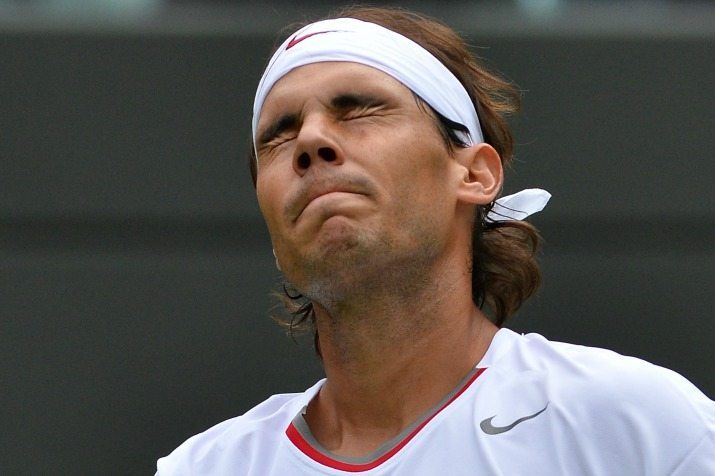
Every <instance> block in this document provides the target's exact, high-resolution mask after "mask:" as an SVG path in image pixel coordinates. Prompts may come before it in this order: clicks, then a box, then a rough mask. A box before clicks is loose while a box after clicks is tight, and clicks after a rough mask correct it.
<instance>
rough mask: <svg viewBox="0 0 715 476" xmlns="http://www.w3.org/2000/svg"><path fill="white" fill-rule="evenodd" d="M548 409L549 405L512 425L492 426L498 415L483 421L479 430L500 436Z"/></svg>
mask: <svg viewBox="0 0 715 476" xmlns="http://www.w3.org/2000/svg"><path fill="white" fill-rule="evenodd" d="M548 407H549V404H548V403H547V404H546V406H545V407H544V408H542V409H541V410H539V411H538V412H536V413H534V414H533V415H527V416H525V417H521V418H519V419H518V420H516V421H515V422H514V423H512V424H511V425H507V426H494V425H492V420H493V419H494V418H495V417H496V415H494V416H492V417H491V418H487V419H485V420H482V422H481V423H480V424H479V428H481V429H482V431H483V432H484V433H486V434H487V435H498V434H500V433H505V432H507V431H509V430H511V429H512V428H514V427H515V426H516V425H518V424H519V423H522V422H525V421H526V420H531V419H532V418H536V417H537V416H539V415H541V414H542V413H543V412H545V411H546V409H547V408H548Z"/></svg>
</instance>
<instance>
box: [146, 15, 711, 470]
mask: <svg viewBox="0 0 715 476" xmlns="http://www.w3.org/2000/svg"><path fill="white" fill-rule="evenodd" d="M339 17H340V18H338V19H332V20H326V21H322V22H317V23H314V24H311V25H308V26H306V27H304V28H301V29H300V30H298V31H297V32H295V33H294V34H292V35H290V36H289V37H288V38H287V39H286V40H285V42H284V43H283V44H282V45H281V46H280V47H279V48H278V50H277V51H276V53H275V55H274V56H273V58H272V59H271V61H270V63H269V65H268V67H267V69H266V72H265V73H264V76H263V78H262V80H261V83H260V84H259V87H258V91H257V94H256V101H255V105H254V117H253V138H254V152H255V157H254V160H255V162H254V163H253V172H254V178H255V180H256V190H257V195H258V202H259V205H260V208H261V211H262V213H263V215H264V217H265V219H266V222H267V224H268V229H269V231H270V235H271V239H272V242H273V247H274V253H275V255H276V262H277V265H278V266H279V269H281V270H282V272H283V273H284V275H285V277H286V279H287V281H288V282H289V283H290V286H291V287H293V288H295V290H296V291H297V293H296V294H289V295H288V296H287V297H286V301H287V302H288V304H289V306H290V309H291V310H292V312H293V315H294V321H293V323H292V324H294V325H297V326H302V327H306V326H307V327H309V328H311V329H313V330H314V332H315V335H316V346H317V349H318V352H319V354H320V356H321V358H322V361H323V365H324V368H325V373H326V379H324V380H321V381H320V382H318V383H317V384H315V385H314V386H313V387H311V388H310V389H308V390H307V391H306V392H304V393H302V394H286V395H276V396H273V397H271V398H269V399H268V400H266V401H265V402H263V403H261V404H260V405H258V406H257V407H255V408H253V409H252V410H250V411H249V412H247V413H246V414H245V415H242V416H240V417H237V418H234V419H231V420H228V421H226V422H223V423H220V424H219V425H216V426H214V427H213V428H211V429H209V430H207V431H206V432H204V433H202V434H200V435H196V436H194V437H193V438H191V439H189V440H188V441H187V442H185V443H184V444H183V445H181V446H180V447H179V448H178V449H176V450H175V451H174V452H173V453H172V454H171V455H169V456H168V457H166V458H162V459H161V460H159V463H158V474H162V475H165V474H167V475H168V474H191V475H198V474H217V475H224V474H226V475H228V474H231V475H236V474H241V475H243V474H254V475H314V474H326V475H338V474H350V473H361V474H369V475H377V474H380V475H383V474H384V475H388V474H389V475H435V474H445V475H473V474H507V475H514V474H549V475H552V474H568V475H571V474H604V475H605V474H608V475H611V474H628V475H634V474H683V475H686V474H687V475H707V474H715V404H713V402H712V401H711V400H709V399H708V398H707V397H706V396H705V395H703V394H702V393H701V392H700V391H698V390H697V389H696V388H695V387H694V386H693V385H692V384H690V383H689V382H688V381H686V380H685V379H684V378H682V377H681V376H679V375H677V374H675V373H673V372H671V371H668V370H666V369H662V368H659V367H656V366H654V365H651V364H648V363H646V362H643V361H640V360H637V359H633V358H626V357H622V356H619V355H617V354H614V353H612V352H609V351H605V350H600V349H590V348H584V347H579V346H573V345H568V344H562V343H554V342H549V341H548V340H546V339H544V338H543V337H541V336H538V335H533V334H530V335H526V336H521V335H518V334H516V333H514V332H512V331H509V330H508V329H504V328H501V325H502V324H503V322H504V320H505V319H507V318H508V317H509V316H510V315H511V314H513V312H514V311H515V310H516V309H517V308H518V307H519V306H520V305H521V303H522V302H523V301H524V300H525V299H526V298H528V297H529V296H530V295H531V294H533V292H534V290H535V289H536V287H537V285H538V281H539V274H538V268H537V267H536V263H535V261H534V252H535V248H536V245H537V244H538V235H537V234H536V231H535V230H534V229H533V227H531V226H530V225H528V224H526V223H525V222H523V221H521V220H522V219H523V218H525V217H526V215H528V214H529V213H532V212H535V211H539V210H540V209H541V208H542V207H543V206H544V205H545V203H546V201H547V200H548V194H547V193H546V192H543V191H540V190H529V191H525V192H523V193H520V194H517V195H516V196H512V197H506V199H500V200H499V201H496V202H495V200H496V199H497V197H498V195H499V193H500V191H501V189H502V182H503V167H504V166H505V165H506V164H508V161H509V160H510V158H511V146H512V142H511V135H510V133H509V130H508V128H507V127H506V123H505V122H504V117H503V115H504V113H505V112H507V111H509V108H510V101H511V99H510V98H512V97H513V91H512V90H511V89H510V88H509V87H508V85H507V84H506V83H505V82H503V81H502V80H500V79H498V78H496V77H494V76H492V75H490V74H488V73H487V72H486V71H484V69H483V68H481V67H480V66H479V65H478V64H477V63H476V62H475V61H474V59H473V58H472V57H471V56H470V54H469V52H468V50H467V48H466V46H465V44H464V42H463V41H462V40H461V39H460V38H459V37H458V36H457V35H456V34H455V33H454V32H452V31H451V30H449V29H448V28H446V27H444V26H442V25H440V24H438V23H436V22H433V21H431V20H428V19H425V18H422V17H420V16H417V15H414V14H410V13H406V12H402V11H393V10H384V9H350V10H348V11H346V12H343V13H342V14H341V15H339Z"/></svg>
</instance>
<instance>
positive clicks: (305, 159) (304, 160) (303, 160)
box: [297, 152, 310, 169]
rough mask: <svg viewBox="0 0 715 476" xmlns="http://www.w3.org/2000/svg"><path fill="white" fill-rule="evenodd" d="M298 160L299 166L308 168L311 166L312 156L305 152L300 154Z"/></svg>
mask: <svg viewBox="0 0 715 476" xmlns="http://www.w3.org/2000/svg"><path fill="white" fill-rule="evenodd" d="M297 162H298V168H301V169H307V168H308V167H310V156H309V155H308V154H307V153H305V152H303V153H302V154H300V155H299V156H298V160H297Z"/></svg>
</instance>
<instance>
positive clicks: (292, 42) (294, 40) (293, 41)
mask: <svg viewBox="0 0 715 476" xmlns="http://www.w3.org/2000/svg"><path fill="white" fill-rule="evenodd" d="M336 31H338V30H325V31H315V32H313V33H308V34H307V35H303V36H301V37H299V36H298V35H295V36H294V37H293V38H292V39H291V40H290V41H289V42H288V44H287V45H286V50H289V49H291V48H293V47H294V46H295V45H297V44H298V43H300V42H301V41H303V40H307V39H308V38H310V37H311V36H315V35H322V34H323V33H335V32H336Z"/></svg>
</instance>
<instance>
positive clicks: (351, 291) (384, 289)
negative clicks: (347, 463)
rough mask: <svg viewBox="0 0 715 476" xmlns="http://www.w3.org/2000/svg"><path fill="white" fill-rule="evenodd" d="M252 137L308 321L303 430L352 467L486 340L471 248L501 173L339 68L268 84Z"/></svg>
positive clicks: (358, 75) (488, 329)
mask: <svg viewBox="0 0 715 476" xmlns="http://www.w3.org/2000/svg"><path fill="white" fill-rule="evenodd" d="M257 137H258V138H259V140H258V145H257V148H258V175H257V185H256V189H257V195H258V202H259V206H260V208H261V211H262V213H263V215H264V217H265V219H266V223H267V225H268V229H269V232H270V235H271V239H272V241H273V246H274V249H275V253H276V259H277V262H278V263H279V264H280V267H281V269H282V271H283V273H284V274H285V276H286V278H287V279H288V280H289V281H290V282H291V283H292V284H293V285H294V286H295V287H296V288H297V289H298V290H300V291H301V292H302V293H303V294H304V295H305V296H307V297H308V298H310V299H311V301H312V302H313V304H314V307H315V311H316V326H317V329H318V333H319V336H320V348H321V352H322V356H323V363H324V367H325V372H326V376H327V381H326V383H325V385H324V386H323V387H322V388H321V390H320V392H319V394H318V395H317V396H316V398H314V399H313V401H312V402H311V403H310V404H309V406H308V410H307V413H306V421H307V423H308V425H309V427H310V429H311V432H312V433H313V435H314V436H315V438H316V439H317V440H318V441H319V442H320V443H321V444H322V445H323V446H324V447H326V448H327V449H328V450H330V451H332V452H334V453H336V454H338V455H342V456H364V455H366V454H369V453H370V452H372V451H374V450H375V449H376V448H378V447H379V446H380V445H382V444H383V443H385V442H386V441H388V440H389V439H390V438H392V437H394V436H396V435H398V434H399V433H400V432H401V431H402V430H403V429H405V428H406V427H407V426H409V425H410V423H412V422H413V421H414V420H415V419H416V418H418V417H419V416H420V415H421V414H423V413H424V412H425V411H427V410H429V409H430V408H431V407H433V406H434V405H435V404H437V403H438V402H439V401H440V400H441V399H442V398H443V397H444V396H445V395H446V394H448V393H449V392H450V391H452V390H453V389H454V388H455V386H456V385H457V384H458V383H459V382H460V381H461V380H462V379H463V378H464V376H465V375H466V374H467V373H469V371H470V370H471V369H472V368H473V367H474V365H475V364H476V363H477V362H478V361H479V360H480V359H481V357H482V356H483V355H484V353H485V352H486V349H487V348H488V346H489V343H490V342H491V339H492V338H493V336H494V334H495V333H496V330H497V329H496V327H495V326H494V325H493V324H492V323H491V322H490V321H489V320H488V319H487V317H486V316H485V315H484V314H483V313H482V312H481V311H480V310H479V309H478V308H476V306H475V305H474V303H473V302H472V300H471V272H470V242H471V227H472V224H473V220H474V212H475V207H476V206H477V205H480V204H487V203H489V202H490V201H491V200H493V199H494V197H495V195H496V194H497V192H498V191H499V189H500V188H501V185H502V167H501V160H500V158H499V156H498V154H497V152H496V151H495V150H494V149H493V148H492V147H491V146H489V145H488V144H477V145H474V146H472V147H469V148H459V149H456V150H454V152H453V153H450V151H449V150H448V148H447V146H446V145H445V143H444V140H443V138H442V137H441V135H440V134H439V131H438V128H437V125H436V121H435V118H434V117H433V116H432V115H431V114H430V113H429V112H428V110H427V108H425V107H421V106H420V105H419V104H418V102H417V101H416V99H415V97H414V95H413V94H412V93H411V91H409V90H408V89H407V88H406V87H405V86H404V85H402V84H401V83H400V82H398V81H396V80H395V79H393V78H392V77H390V76H388V75H386V74H384V73H382V72H381V71H378V70H376V69H373V68H370V67H367V66H364V65H360V64H355V63H345V62H343V63H317V64H311V65H307V66H302V67H300V68H297V69H295V70H293V71H291V72H290V73H288V74H287V75H286V76H284V77H283V78H282V79H281V80H280V81H278V82H277V83H276V84H275V86H274V87H273V88H272V90H271V92H270V93H269V95H268V97H267V98H266V101H265V103H264V105H263V109H262V110H261V116H260V120H259V123H258V127H257Z"/></svg>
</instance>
